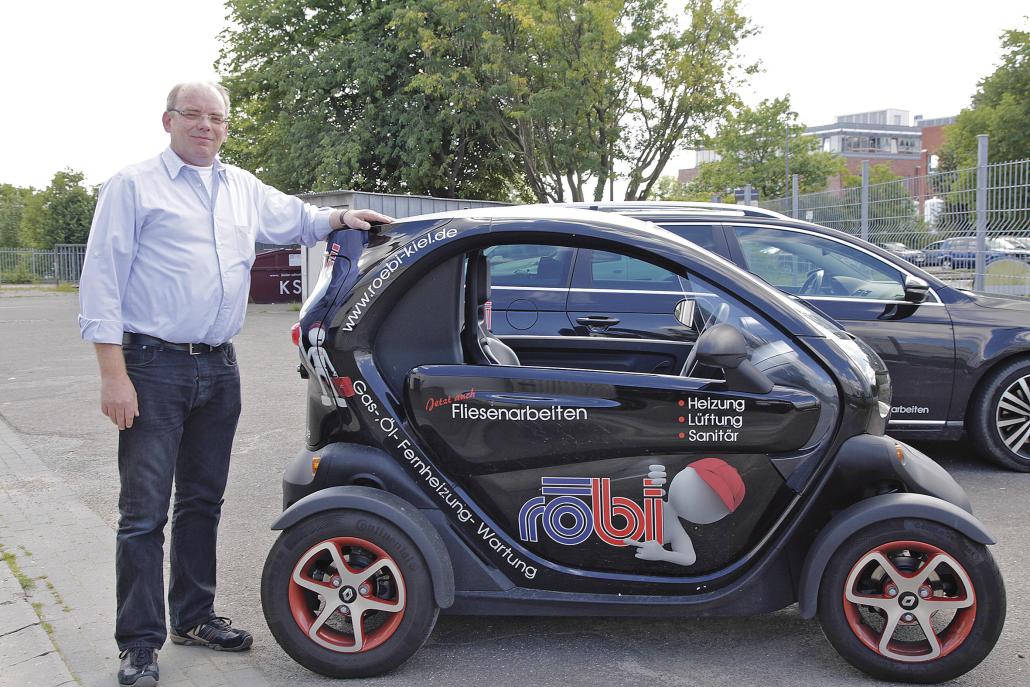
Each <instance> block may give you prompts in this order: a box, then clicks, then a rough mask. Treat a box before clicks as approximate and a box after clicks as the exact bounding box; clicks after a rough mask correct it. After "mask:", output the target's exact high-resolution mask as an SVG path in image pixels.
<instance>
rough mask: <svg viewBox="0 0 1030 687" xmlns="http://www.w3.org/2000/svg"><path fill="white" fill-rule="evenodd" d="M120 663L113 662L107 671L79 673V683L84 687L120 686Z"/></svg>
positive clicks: (162, 683)
mask: <svg viewBox="0 0 1030 687" xmlns="http://www.w3.org/2000/svg"><path fill="white" fill-rule="evenodd" d="M117 675H118V662H117V661H112V662H111V665H110V666H108V668H107V669H105V670H102V671H99V670H98V671H92V672H89V673H79V674H78V676H79V683H80V684H82V686H83V687H111V686H112V685H117V684H118V679H117ZM161 685H162V687H164V680H162V681H161Z"/></svg>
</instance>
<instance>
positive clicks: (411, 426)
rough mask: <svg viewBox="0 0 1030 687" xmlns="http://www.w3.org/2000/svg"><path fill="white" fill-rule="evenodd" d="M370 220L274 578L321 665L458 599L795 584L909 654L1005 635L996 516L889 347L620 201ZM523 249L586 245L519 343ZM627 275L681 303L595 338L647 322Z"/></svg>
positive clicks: (340, 265)
mask: <svg viewBox="0 0 1030 687" xmlns="http://www.w3.org/2000/svg"><path fill="white" fill-rule="evenodd" d="M362 242H363V237H362V235H361V233H359V232H354V231H338V232H334V233H333V234H330V236H329V240H328V246H329V250H328V252H327V255H326V259H325V264H324V267H323V270H322V274H321V276H320V278H319V280H318V283H317V284H316V285H315V287H314V289H313V291H312V294H311V296H310V297H309V299H308V300H307V302H306V303H305V305H304V307H303V309H302V310H301V321H300V323H299V324H298V325H297V326H296V328H295V341H296V342H297V343H298V345H299V346H300V353H301V360H302V361H303V368H302V369H303V370H304V372H305V373H306V375H307V376H308V377H309V382H308V398H307V402H308V436H307V450H304V451H302V452H301V453H300V455H298V456H297V458H296V459H295V460H294V461H293V463H292V464H291V465H290V466H289V467H288V468H287V470H286V474H285V476H284V478H283V505H284V509H285V511H284V513H283V514H282V516H281V517H280V518H279V519H278V520H277V522H276V523H275V525H274V527H275V528H276V529H281V530H282V534H281V535H280V536H279V538H278V539H277V540H276V542H275V544H274V545H273V547H272V549H271V550H270V552H269V554H268V558H267V561H266V564H265V568H264V572H263V575H262V580H261V599H262V605H263V607H264V612H265V618H266V620H267V622H268V624H269V627H270V628H271V630H272V634H273V635H274V637H275V638H276V640H277V641H278V642H279V643H280V645H281V646H282V647H283V648H284V649H285V650H286V652H287V653H289V654H290V656H292V657H293V658H295V659H296V660H297V661H299V662H300V663H302V664H303V665H304V666H307V667H308V668H310V669H311V670H314V671H317V672H319V673H323V674H326V675H332V676H337V677H365V676H369V675H375V674H379V673H382V672H385V671H387V670H390V669H391V668H393V667H395V666H397V665H399V664H400V663H402V662H403V661H404V660H406V659H407V658H408V657H409V656H411V655H412V654H413V653H414V652H415V651H417V650H418V648H419V647H420V646H421V645H422V643H423V642H424V641H425V640H426V638H427V637H428V636H429V634H430V632H431V631H432V628H433V624H434V623H435V621H436V618H437V614H438V613H440V612H448V613H455V614H475V615H531V616H538V615H558V616H583V615H596V616H606V617H610V616H616V617H617V616H641V617H645V618H662V617H683V616H696V615H703V616H711V615H724V616H740V615H749V614H753V613H758V612H765V611H772V610H775V609H778V608H782V607H784V606H786V605H789V604H791V603H793V602H794V601H798V602H799V607H800V613H801V615H802V616H803V617H805V618H812V617H815V616H818V618H819V620H820V622H821V624H822V626H823V628H824V630H825V633H826V636H827V638H828V639H829V640H830V642H831V644H833V646H834V647H835V648H836V649H837V651H839V652H840V654H841V655H842V656H843V657H844V658H845V659H847V660H848V661H850V662H851V663H853V664H854V665H856V666H858V667H859V668H861V669H862V670H865V671H867V672H869V673H871V674H872V675H876V676H878V677H880V678H884V679H890V680H906V681H913V682H934V681H943V680H949V679H951V678H953V677H955V676H957V675H959V674H961V673H964V672H965V671H967V670H969V669H971V668H972V667H974V666H975V665H977V664H978V663H979V662H980V661H981V660H982V659H983V658H984V657H985V656H986V655H987V654H988V652H990V650H991V648H992V647H993V646H994V644H995V642H996V640H997V638H998V636H999V633H1000V632H1001V628H1002V625H1003V623H1004V619H1005V590H1004V584H1003V582H1002V579H1001V575H1000V574H999V572H998V568H997V566H996V565H995V563H994V561H993V559H992V557H991V554H990V550H989V549H988V547H987V545H988V544H990V543H992V539H991V537H990V535H989V534H988V533H987V532H985V531H984V528H983V526H982V525H981V524H980V523H979V521H977V520H976V518H974V517H973V516H972V515H971V514H970V512H969V500H968V498H967V497H966V495H965V493H964V492H963V491H962V489H961V487H959V485H958V484H957V483H956V482H955V481H954V480H953V479H952V478H951V476H950V475H948V473H947V472H945V471H944V470H943V469H942V468H941V467H939V466H938V465H937V464H935V463H934V462H933V461H931V460H930V459H929V458H927V457H926V456H924V455H922V454H921V453H919V452H918V451H916V450H914V449H912V448H911V447H909V446H906V445H905V444H901V443H898V442H896V441H895V440H894V439H892V438H890V437H887V436H885V435H884V433H883V432H884V427H885V424H886V417H887V414H888V411H889V403H888V402H889V398H890V380H889V377H888V375H887V373H886V368H885V367H884V365H883V362H882V361H881V360H880V359H879V358H878V357H877V356H876V354H875V353H874V352H872V350H870V349H869V347H868V346H866V345H865V344H864V343H862V342H861V341H858V340H854V339H853V338H852V337H851V336H849V335H848V334H846V333H844V332H843V331H841V330H840V329H839V328H838V327H836V326H835V325H834V323H832V322H831V321H829V320H827V319H826V318H824V317H822V316H820V315H819V314H817V313H815V312H813V311H812V310H811V309H810V308H808V307H807V306H806V305H804V304H803V303H800V302H798V301H797V300H795V299H791V298H789V297H787V296H786V295H784V294H783V293H782V292H780V291H778V290H776V289H773V288H770V287H769V286H768V285H766V284H764V283H763V282H761V281H760V280H758V279H756V278H754V277H753V276H752V275H750V274H748V273H747V272H745V271H743V270H741V269H739V268H737V267H735V266H734V265H731V264H729V263H727V262H726V261H724V260H721V259H720V258H718V257H717V256H715V255H713V254H711V253H708V252H706V251H702V250H699V249H698V248H697V247H696V246H694V245H693V244H691V243H689V242H687V241H684V240H682V239H680V238H678V237H676V236H674V235H673V234H670V233H669V232H667V231H664V230H662V229H660V228H658V227H656V226H654V225H653V224H649V223H645V222H639V221H636V220H633V219H630V218H626V217H619V216H614V215H607V216H606V215H602V214H600V213H596V212H581V211H570V210H560V209H554V208H550V209H546V210H540V209H532V208H483V209H479V210H469V211H463V212H454V213H445V214H440V215H433V216H424V217H417V218H409V219H407V220H405V221H399V222H396V223H394V224H391V225H389V226H388V227H384V228H383V229H382V233H380V234H378V235H372V236H371V237H370V239H369V240H368V242H367V246H366V247H365V249H364V251H362V250H361V249H362ZM527 246H528V247H527ZM359 254H360V259H359V257H358V256H359ZM488 256H491V257H488ZM501 257H503V258H504V260H503V264H504V267H505V274H506V277H505V278H509V279H510V278H513V275H523V274H527V273H530V272H532V273H533V274H538V275H541V278H542V279H545V280H549V279H551V275H552V273H553V274H557V275H558V276H559V277H560V274H561V270H562V269H563V264H566V263H568V265H567V266H571V262H570V261H574V260H575V261H579V260H583V261H585V262H584V264H585V265H586V266H587V271H586V274H587V275H588V277H589V278H590V279H592V280H593V281H592V282H590V284H591V285H589V286H585V287H583V290H581V291H576V292H575V293H577V294H582V299H583V300H582V301H580V302H577V304H576V307H580V306H582V310H581V312H583V313H585V314H583V315H582V316H580V317H575V319H574V320H573V321H575V320H576V319H583V320H584V322H585V324H582V325H577V327H582V331H581V333H578V334H568V335H559V336H557V337H550V336H547V335H542V336H538V337H532V338H521V339H519V338H512V339H511V341H512V343H513V344H514V345H515V348H514V349H513V348H512V347H509V346H506V345H505V344H504V343H503V342H501V341H500V340H499V339H498V338H497V337H496V336H494V334H493V333H492V332H491V327H490V324H491V313H490V309H489V307H488V304H489V303H490V300H491V288H490V283H491V276H490V272H491V267H492V265H493V264H497V263H500V262H501V260H500V259H499V258H501ZM552 260H553V261H554V262H551V261H552ZM577 264H578V262H577ZM627 280H632V281H633V282H634V284H633V285H634V286H635V287H637V288H635V289H634V290H632V291H631V292H629V293H623V298H624V300H623V301H620V302H622V303H623V304H624V307H625V308H626V309H629V310H632V308H633V307H635V305H640V304H642V303H644V301H643V300H639V301H638V300H636V299H637V298H638V297H641V298H642V297H644V296H650V297H652V298H651V300H650V301H649V302H654V301H655V300H656V299H655V298H654V297H655V296H657V297H658V299H661V300H662V301H663V303H664V305H663V308H666V306H667V309H666V310H665V311H664V312H663V313H662V314H664V315H665V316H667V318H668V319H667V320H666V323H667V324H666V325H662V324H659V323H658V320H657V315H656V316H655V318H654V321H653V322H645V323H644V325H643V328H641V329H639V330H635V331H631V332H629V335H628V337H627V338H619V337H614V336H608V337H605V336H591V335H590V332H591V329H594V330H598V331H602V330H604V329H616V328H620V329H625V328H622V327H620V325H621V323H620V322H613V321H612V320H618V319H620V318H621V315H620V316H619V317H616V316H615V315H611V316H609V319H608V320H602V319H600V318H599V317H596V316H594V315H593V314H592V313H594V312H595V310H594V309H593V308H592V307H590V306H592V305H593V303H594V302H593V301H590V299H591V298H592V297H593V295H597V294H600V293H602V292H601V291H597V290H596V289H609V291H604V292H603V293H610V289H611V288H612V287H614V286H617V285H618V286H624V282H625V281H627ZM549 283H550V282H549ZM553 283H555V284H558V286H556V287H541V288H556V289H565V291H568V288H569V287H568V285H567V284H562V280H561V279H560V278H558V279H555V281H554V282H553ZM576 288H579V287H576ZM508 291H509V292H510V293H517V287H509V288H508ZM544 293H548V292H546V291H545V292H544ZM550 293H557V292H550ZM530 295H531V296H532V294H530ZM514 300H517V299H513V298H509V299H508V300H507V305H508V306H509V309H508V310H507V311H506V313H505V315H504V316H503V318H504V319H505V320H506V321H507V320H508V318H511V319H512V320H513V321H515V322H517V323H519V326H522V327H523V329H522V330H520V331H527V330H529V329H532V327H533V326H534V324H535V320H536V319H537V314H540V315H543V314H544V313H550V312H553V310H548V309H546V308H547V306H546V304H545V305H543V306H542V307H543V308H545V309H544V310H542V311H541V312H539V313H537V314H534V312H533V311H532V310H531V309H529V308H528V307H525V308H523V309H521V310H516V309H513V308H511V307H510V306H512V305H513V302H514ZM558 300H561V299H560V298H559V299H558ZM561 307H562V308H564V307H565V304H564V302H563V303H561ZM561 316H562V317H564V316H565V315H564V310H562V311H561ZM497 319H498V318H497V317H494V320H493V321H494V323H495V324H496V322H497ZM539 319H546V316H545V317H541V318H539ZM663 326H664V327H666V328H665V329H664V330H662V327H663ZM570 328H571V327H566V329H570ZM576 331H580V330H576ZM655 332H660V334H661V338H647V339H645V338H643V336H644V335H647V336H652V337H655V336H657V334H656V333H655ZM523 336H524V337H526V335H523ZM584 361H588V362H586V363H585V362H584ZM570 362H575V363H577V367H578V368H579V369H570V366H568V365H567V364H566V363H570ZM546 363H551V364H554V366H545V364H546ZM637 371H647V372H657V374H636V372H637ZM617 635H618V630H616V631H615V632H614V636H613V637H611V638H610V639H608V640H606V641H611V642H616V643H617V642H618V636H617ZM670 641H672V642H673V645H674V644H675V641H674V638H670ZM807 650H808V649H805V651H807ZM519 668H520V667H519V666H512V674H513V675H515V674H520V670H519ZM755 671H756V676H757V675H758V674H759V673H760V671H761V661H760V660H759V661H757V662H756V665H755ZM521 672H525V671H521ZM756 679H757V678H756ZM500 681H501V682H504V680H500Z"/></svg>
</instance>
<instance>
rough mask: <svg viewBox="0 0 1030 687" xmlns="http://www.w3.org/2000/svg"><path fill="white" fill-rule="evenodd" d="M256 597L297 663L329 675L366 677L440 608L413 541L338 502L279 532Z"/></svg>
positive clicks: (406, 650)
mask: <svg viewBox="0 0 1030 687" xmlns="http://www.w3.org/2000/svg"><path fill="white" fill-rule="evenodd" d="M261 605H262V608H263V610H264V613H265V621H266V622H267V623H268V627H269V629H270V630H271V631H272V635H273V636H274V637H275V639H276V641H277V642H278V643H279V645H280V646H281V647H282V648H283V650H285V651H286V653H287V654H289V655H290V656H291V657H292V658H293V659H294V660H295V661H297V662H298V663H300V664H301V665H302V666H304V667H305V668H308V669H309V670H313V671H314V672H316V673H320V674H322V675H327V676H329V677H348V678H350V677H369V676H373V675H379V674H382V673H385V672H387V671H389V670H392V669H393V668H395V667H397V666H398V665H400V664H401V663H403V662H404V661H406V660H407V659H408V658H410V657H411V656H412V655H413V654H414V653H415V652H416V651H418V649H419V647H421V646H422V644H423V643H424V642H425V641H426V639H427V638H428V637H429V633H430V632H432V630H433V625H434V624H435V623H436V618H437V615H438V613H439V609H438V608H437V606H436V602H435V599H434V596H433V587H432V583H431V581H430V577H429V571H428V569H427V567H426V564H425V562H424V561H423V558H422V554H421V553H420V552H419V550H418V548H417V547H416V546H415V544H414V543H412V541H411V540H410V539H409V538H408V537H407V535H405V534H404V533H403V532H402V531H401V530H400V529H398V528H397V527H395V526H394V525H393V524H392V523H390V522H388V521H387V520H384V519H383V518H380V517H378V516H375V515H371V514H369V513H363V512H357V511H347V510H338V511H330V512H326V513H322V514H319V515H317V516H315V517H312V518H308V519H306V520H303V521H301V522H300V523H299V524H297V525H295V526H293V527H291V528H289V529H288V530H286V531H284V532H283V533H282V534H281V535H279V538H278V539H277V540H276V542H275V544H274V545H273V546H272V550H271V551H269V553H268V558H267V559H266V560H265V569H264V573H263V574H262V576H261Z"/></svg>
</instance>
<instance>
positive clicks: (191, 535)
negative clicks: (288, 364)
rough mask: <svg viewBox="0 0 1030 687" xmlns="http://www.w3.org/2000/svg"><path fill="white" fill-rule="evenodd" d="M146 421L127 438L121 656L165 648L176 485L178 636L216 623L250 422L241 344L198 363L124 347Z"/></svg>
mask: <svg viewBox="0 0 1030 687" xmlns="http://www.w3.org/2000/svg"><path fill="white" fill-rule="evenodd" d="M122 350H123V353H124V355H125V366H126V369H127V370H128V373H129V378H130V379H131V380H132V383H133V385H134V386H135V387H136V395H137V398H138V400H139V417H137V418H135V420H134V421H133V424H132V427H130V428H128V429H125V430H122V431H121V432H120V433H119V439H118V472H119V474H120V475H121V495H120V497H119V499H118V511H119V514H120V518H119V520H118V539H117V546H116V555H115V566H116V572H117V578H118V580H117V597H118V615H117V620H116V625H115V639H116V640H117V642H118V648H119V650H122V651H124V650H125V649H128V648H131V647H149V648H155V649H158V648H160V647H161V646H162V645H163V644H164V641H165V638H166V636H167V631H166V629H165V606H164V527H165V524H166V523H167V522H168V502H169V499H170V497H171V491H172V482H173V480H174V482H175V504H174V508H173V511H172V546H171V581H170V583H169V585H168V605H169V609H170V614H169V615H170V618H169V619H170V621H171V626H172V628H173V629H187V628H191V627H193V626H195V625H199V624H200V623H203V622H205V621H207V620H210V619H211V618H214V617H215V612H214V597H215V549H216V539H217V533H218V520H219V518H220V516H221V512H222V494H223V493H224V491H225V482H226V477H227V476H228V473H229V454H230V453H231V451H232V441H233V436H234V435H235V434H236V424H237V421H238V420H239V417H240V374H239V370H238V369H237V367H236V353H235V351H234V350H233V349H232V346H231V345H229V346H226V348H225V349H223V350H219V351H214V352H211V353H202V354H199V355H190V354H189V353H187V352H185V351H177V350H173V349H166V348H161V347H155V346H141V345H128V344H127V345H124V346H122Z"/></svg>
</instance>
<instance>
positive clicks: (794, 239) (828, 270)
mask: <svg viewBox="0 0 1030 687" xmlns="http://www.w3.org/2000/svg"><path fill="white" fill-rule="evenodd" d="M734 231H735V232H736V234H737V240H738V241H739V242H740V248H741V250H742V251H743V253H744V259H745V261H746V262H747V268H748V270H750V271H751V272H753V273H755V274H757V275H758V276H760V277H762V278H763V279H765V280H766V281H768V282H769V283H770V284H773V285H774V286H777V287H779V288H781V289H783V290H784V291H788V292H790V293H795V294H798V295H802V296H844V297H851V298H865V299H870V300H899V301H900V300H904V297H905V288H904V277H903V276H902V273H901V271H900V270H898V269H896V268H894V267H893V266H892V265H890V264H889V263H887V262H884V261H883V260H881V259H880V258H878V257H875V256H873V255H871V254H869V253H866V252H864V251H861V250H858V249H857V248H854V247H852V246H849V245H847V244H844V243H840V242H838V241H833V240H831V239H828V238H824V237H822V236H816V235H813V234H807V233H804V232H798V231H788V230H784V229H772V228H765V227H736V228H735V229H734Z"/></svg>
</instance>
